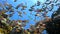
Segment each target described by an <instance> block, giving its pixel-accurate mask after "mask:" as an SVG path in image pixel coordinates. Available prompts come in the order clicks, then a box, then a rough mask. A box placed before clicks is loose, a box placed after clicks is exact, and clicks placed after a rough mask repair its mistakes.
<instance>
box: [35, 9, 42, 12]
mask: <svg viewBox="0 0 60 34" xmlns="http://www.w3.org/2000/svg"><path fill="white" fill-rule="evenodd" d="M42 11H43V10H42V9H37V10H35V12H42Z"/></svg>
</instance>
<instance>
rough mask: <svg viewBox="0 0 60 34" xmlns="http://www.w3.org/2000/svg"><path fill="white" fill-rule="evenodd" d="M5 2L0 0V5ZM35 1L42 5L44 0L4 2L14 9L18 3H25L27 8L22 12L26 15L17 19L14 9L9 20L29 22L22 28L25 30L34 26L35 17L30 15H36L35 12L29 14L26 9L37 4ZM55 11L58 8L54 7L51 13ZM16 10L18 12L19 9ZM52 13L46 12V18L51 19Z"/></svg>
mask: <svg viewBox="0 0 60 34" xmlns="http://www.w3.org/2000/svg"><path fill="white" fill-rule="evenodd" d="M5 1H6V0H0V2H1V3H4V2H5ZM37 1H40V2H41V3H44V2H45V1H46V0H17V2H14V0H7V1H6V2H8V3H9V4H12V5H13V7H16V6H17V5H18V4H20V3H27V8H26V10H24V11H25V12H26V13H27V15H24V14H22V15H23V17H19V16H18V13H17V12H16V11H17V10H16V9H14V10H15V14H14V15H13V16H12V17H11V18H10V20H29V23H27V24H26V26H25V27H24V28H25V29H28V28H29V27H30V24H33V25H35V21H34V19H35V16H34V15H32V14H36V12H34V11H33V13H32V14H30V12H29V11H28V9H29V8H30V7H31V6H32V5H34V4H35V3H37ZM35 8H42V5H40V6H39V7H37V6H36V7H35ZM57 9H58V6H54V8H53V10H52V11H55V10H57ZM18 10H20V8H19V9H18ZM52 11H51V12H48V13H47V16H49V17H51V15H52V13H53V12H52ZM7 13H8V14H9V12H7ZM28 16H30V17H31V18H29V17H28ZM36 20H37V21H40V20H41V18H39V17H36ZM44 32H45V31H44Z"/></svg>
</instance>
